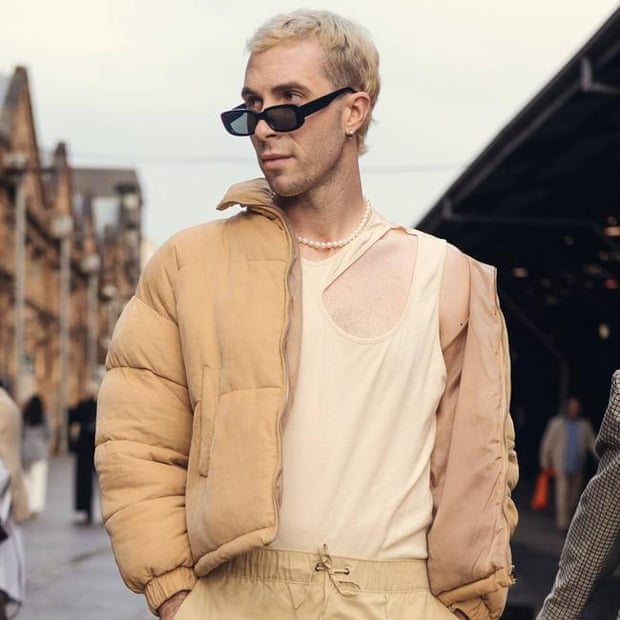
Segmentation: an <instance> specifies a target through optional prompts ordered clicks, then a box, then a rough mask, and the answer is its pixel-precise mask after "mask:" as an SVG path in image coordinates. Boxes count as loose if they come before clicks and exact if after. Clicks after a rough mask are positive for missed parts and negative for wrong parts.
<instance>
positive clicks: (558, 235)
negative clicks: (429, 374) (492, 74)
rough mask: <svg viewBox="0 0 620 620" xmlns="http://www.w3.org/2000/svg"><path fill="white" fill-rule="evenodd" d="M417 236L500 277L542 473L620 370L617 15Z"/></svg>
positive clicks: (521, 408)
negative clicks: (570, 418)
mask: <svg viewBox="0 0 620 620" xmlns="http://www.w3.org/2000/svg"><path fill="white" fill-rule="evenodd" d="M417 228H419V229H421V230H425V231H428V232H431V233H433V234H436V235H439V236H441V237H444V238H446V239H448V240H449V241H451V242H452V243H454V244H455V245H456V246H457V247H459V248H461V249H462V250H463V251H465V252H467V253H468V254H471V255H472V256H474V257H476V258H478V259H480V260H482V261H484V262H488V263H491V264H493V265H496V266H497V268H498V288H499V294H500V302H501V305H502V308H503V310H504V312H505V314H506V320H507V323H508V329H509V335H510V339H511V353H512V360H513V362H512V363H513V368H512V371H513V399H512V410H513V415H514V417H515V422H516V425H517V437H518V438H519V442H520V443H521V446H520V448H521V453H522V459H521V461H522V466H523V469H524V470H525V472H524V473H529V472H532V471H535V470H536V468H537V463H536V446H537V443H538V440H539V438H540V435H541V433H542V430H543V428H544V425H545V423H546V421H547V419H548V418H549V417H550V416H551V415H553V414H554V413H555V412H557V410H558V407H559V406H560V404H561V402H562V401H563V399H565V398H566V396H567V395H569V394H577V395H578V396H580V397H581V399H582V401H583V403H584V405H585V412H586V414H587V415H588V417H590V418H591V419H592V420H593V422H594V423H595V425H596V424H597V423H598V422H599V421H600V418H601V417H602V414H603V411H604V406H605V403H606V402H607V397H608V394H609V381H610V378H611V373H612V371H613V370H614V369H616V368H620V10H617V11H616V12H615V13H614V14H613V15H612V16H611V17H610V18H609V19H608V20H607V22H606V23H605V24H604V25H603V26H602V27H601V28H600V30H599V31H598V32H596V34H595V35H594V36H593V37H592V38H591V39H590V40H589V41H588V42H587V43H586V45H585V46H584V47H583V48H582V49H581V50H580V51H579V52H578V53H577V54H576V55H575V57H574V58H572V59H571V60H570V62H568V64H567V65H566V66H565V67H564V68H563V69H562V70H561V71H560V72H559V73H558V74H557V75H556V76H555V77H554V78H553V79H552V80H551V82H550V83H549V84H547V85H546V86H545V87H544V88H543V90H542V91H541V92H540V93H539V94H538V95H537V96H535V97H534V99H533V100H532V101H531V102H530V103H529V104H528V105H527V106H526V107H525V108H524V109H523V110H522V111H521V112H520V113H519V114H518V115H517V116H516V117H515V118H514V119H513V120H512V121H511V122H510V123H509V124H508V125H507V126H506V127H505V128H504V129H503V130H502V131H501V132H500V133H499V134H498V135H497V136H496V137H495V139H494V140H493V141H492V142H491V143H490V144H489V145H488V147H487V148H486V149H485V150H484V151H483V152H482V153H481V154H480V155H479V156H478V157H477V158H476V159H475V160H474V161H473V163H472V164H471V165H470V166H469V167H468V168H467V169H466V170H465V172H464V173H463V174H462V175H461V176H460V177H459V178H458V179H457V180H456V181H455V182H454V183H453V184H452V186H451V187H449V189H448V190H447V191H446V192H445V193H444V194H443V196H442V197H441V198H440V200H439V201H438V202H437V203H436V204H435V205H434V207H433V208H432V209H431V210H430V211H429V212H428V213H427V215H426V216H425V217H424V218H423V219H422V220H421V221H420V222H419V223H418V225H417ZM524 444H527V445H524Z"/></svg>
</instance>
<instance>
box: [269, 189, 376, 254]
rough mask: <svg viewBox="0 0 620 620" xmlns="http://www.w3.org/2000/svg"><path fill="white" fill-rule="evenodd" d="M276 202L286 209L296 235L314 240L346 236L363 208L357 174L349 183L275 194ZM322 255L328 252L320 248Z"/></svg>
mask: <svg viewBox="0 0 620 620" xmlns="http://www.w3.org/2000/svg"><path fill="white" fill-rule="evenodd" d="M276 204H278V205H279V206H281V207H282V208H283V209H284V210H285V211H286V213H287V215H288V217H289V219H290V220H291V223H292V225H293V230H294V231H295V234H296V235H297V236H298V237H306V238H308V239H312V240H315V241H336V240H340V239H343V238H345V237H347V236H348V235H350V234H351V233H352V232H353V231H355V229H356V228H357V227H358V226H359V224H360V221H361V220H362V218H363V216H364V212H365V210H366V202H365V200H364V196H363V194H362V188H361V183H360V181H359V177H358V178H357V182H356V183H352V184H350V185H349V186H344V187H339V188H325V187H323V188H315V189H313V190H311V191H310V192H307V193H305V194H302V195H299V196H295V197H292V198H282V197H277V198H276ZM305 253H306V252H304V254H305ZM310 253H311V254H313V252H310ZM322 255H323V256H326V255H328V254H327V253H326V252H325V251H323V252H322Z"/></svg>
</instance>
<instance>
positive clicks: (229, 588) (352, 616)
mask: <svg viewBox="0 0 620 620" xmlns="http://www.w3.org/2000/svg"><path fill="white" fill-rule="evenodd" d="M454 618H455V616H454V615H453V614H452V613H451V612H450V611H449V610H448V609H447V607H445V606H444V605H442V604H441V603H440V602H439V601H438V600H437V599H436V598H435V597H434V596H433V595H432V594H431V592H430V590H429V587H428V577H427V573H426V562H425V561H424V560H406V561H389V562H374V561H368V560H356V559H348V558H337V557H334V558H332V557H331V556H330V555H329V553H328V551H327V547H326V546H323V548H322V549H321V550H320V551H319V552H318V553H316V554H314V553H299V552H290V551H280V550H272V549H263V550H259V551H253V552H251V553H248V554H246V555H243V556H240V557H237V558H234V559H232V560H231V561H229V562H227V563H226V564H224V565H223V566H220V567H219V568H216V569H215V570H214V571H212V572H211V573H209V575H207V576H206V577H203V578H202V579H200V580H199V581H198V583H197V584H196V586H195V587H194V589H193V590H192V592H191V593H190V594H189V596H188V597H187V598H186V599H185V601H184V602H183V604H182V605H181V608H180V609H179V611H178V612H177V614H176V615H175V617H174V620H454Z"/></svg>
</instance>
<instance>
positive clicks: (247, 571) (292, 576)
mask: <svg viewBox="0 0 620 620" xmlns="http://www.w3.org/2000/svg"><path fill="white" fill-rule="evenodd" d="M213 573H218V574H220V575H229V576H233V577H241V578H247V579H256V580H265V581H269V580H277V581H287V582H289V583H305V584H307V583H308V582H309V581H316V580H317V579H318V578H320V577H321V576H323V578H329V579H330V580H332V582H334V585H336V583H341V584H349V585H353V586H355V589H359V590H361V591H367V592H370V591H372V592H386V593H388V592H408V591H412V590H420V589H423V590H428V588H429V586H428V575H427V569H426V560H389V561H375V560H360V559H356V558H344V557H338V556H331V555H330V554H329V551H328V549H327V546H326V545H323V547H321V549H319V551H318V552H317V553H304V552H299V551H283V550H280V549H277V550H276V549H259V550H256V551H251V552H249V553H247V554H244V555H241V556H238V557H235V558H233V559H231V560H230V561H228V562H227V563H226V564H223V565H222V566H220V567H218V568H217V569H215V571H213ZM339 589H340V588H339Z"/></svg>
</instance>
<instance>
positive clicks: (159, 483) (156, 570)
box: [95, 245, 196, 612]
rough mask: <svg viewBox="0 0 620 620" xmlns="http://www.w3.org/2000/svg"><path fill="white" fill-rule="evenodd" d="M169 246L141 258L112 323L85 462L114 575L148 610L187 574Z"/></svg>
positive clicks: (188, 418)
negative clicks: (131, 292)
mask: <svg viewBox="0 0 620 620" xmlns="http://www.w3.org/2000/svg"><path fill="white" fill-rule="evenodd" d="M176 270H177V264H176V258H175V250H174V246H172V245H168V246H164V248H162V250H161V251H160V252H158V254H156V255H155V256H154V257H153V258H152V259H151V261H150V263H149V264H148V265H147V267H146V269H145V270H144V273H143V275H142V277H141V280H140V283H139V285H138V289H137V292H136V295H135V296H134V297H133V298H132V299H131V301H130V302H129V304H128V305H127V306H126V308H125V309H124V311H123V313H122V315H121V317H120V318H119V320H118V323H117V325H116V327H115V330H114V336H113V339H112V343H111V346H110V349H109V351H108V356H107V359H106V374H105V377H104V379H103V382H102V385H101V388H100V392H99V399H98V415H97V434H96V446H97V447H96V453H95V464H96V469H97V473H98V476H99V485H100V490H101V504H102V512H103V519H104V524H105V527H106V530H107V532H108V533H109V535H110V538H111V541H112V548H113V551H114V556H115V558H116V561H117V564H118V566H119V569H120V572H121V575H122V577H123V580H124V581H125V583H126V584H127V586H128V587H129V588H131V589H132V590H133V591H135V592H144V593H145V595H146V598H147V602H148V604H149V607H150V608H151V610H152V611H153V612H155V610H156V609H157V608H158V607H159V605H161V603H162V602H163V601H165V600H166V599H167V598H169V597H170V596H172V595H173V594H174V593H175V592H178V591H180V590H191V589H192V587H193V586H194V584H195V582H196V577H195V575H194V572H193V570H192V564H193V562H192V556H191V552H190V546H189V542H188V538H187V530H186V525H185V482H186V470H187V461H188V453H189V443H190V436H191V427H192V411H191V407H190V402H189V395H188V389H187V382H186V377H185V371H184V365H183V358H182V352H181V344H180V338H179V331H178V326H177V323H176V318H175V312H174V307H175V306H174V277H175V273H176Z"/></svg>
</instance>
